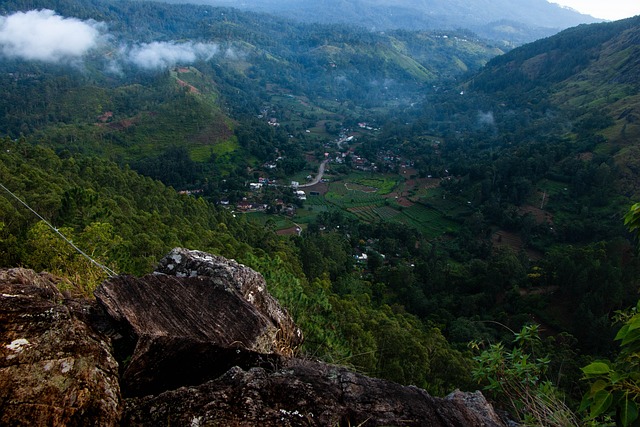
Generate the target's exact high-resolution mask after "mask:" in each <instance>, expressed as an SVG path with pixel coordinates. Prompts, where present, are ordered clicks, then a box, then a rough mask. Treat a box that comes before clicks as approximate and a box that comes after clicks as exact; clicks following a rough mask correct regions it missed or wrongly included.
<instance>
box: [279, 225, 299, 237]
mask: <svg viewBox="0 0 640 427" xmlns="http://www.w3.org/2000/svg"><path fill="white" fill-rule="evenodd" d="M276 234H277V235H278V236H291V235H294V234H298V227H297V226H295V225H294V226H293V227H289V228H284V229H282V230H278V231H276Z"/></svg>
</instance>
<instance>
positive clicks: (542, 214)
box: [518, 205, 553, 224]
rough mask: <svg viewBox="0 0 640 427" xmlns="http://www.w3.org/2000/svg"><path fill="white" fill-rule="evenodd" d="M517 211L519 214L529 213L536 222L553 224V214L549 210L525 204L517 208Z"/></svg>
mask: <svg viewBox="0 0 640 427" xmlns="http://www.w3.org/2000/svg"><path fill="white" fill-rule="evenodd" d="M518 213H519V214H520V215H526V214H528V213H529V214H531V215H532V216H533V218H534V219H535V220H536V224H542V223H545V222H547V223H549V224H553V215H551V214H550V213H549V212H547V211H545V210H543V209H540V208H536V207H535V206H532V205H525V206H521V207H520V208H519V209H518Z"/></svg>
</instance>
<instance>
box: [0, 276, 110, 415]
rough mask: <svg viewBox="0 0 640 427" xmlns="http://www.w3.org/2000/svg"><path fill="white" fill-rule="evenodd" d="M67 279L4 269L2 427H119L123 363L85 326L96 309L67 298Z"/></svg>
mask: <svg viewBox="0 0 640 427" xmlns="http://www.w3.org/2000/svg"><path fill="white" fill-rule="evenodd" d="M59 282H60V279H58V278H56V277H54V276H52V275H50V274H46V273H41V274H37V273H35V272H34V271H32V270H25V269H19V268H16V269H10V270H0V325H1V326H0V425H16V426H18V425H24V426H27V425H28V426H45V425H46V426H114V425H119V418H120V411H121V397H120V388H119V384H118V364H117V362H116V361H115V359H114V357H113V356H112V355H111V349H110V345H109V343H108V339H107V338H105V337H104V336H103V335H101V334H100V333H98V332H96V331H94V330H93V329H92V328H91V327H89V326H88V325H87V323H86V322H85V321H86V320H88V319H89V318H90V317H91V316H92V311H93V308H92V306H91V305H90V304H89V303H88V302H86V301H79V300H68V299H65V298H64V297H63V295H62V294H61V293H60V292H59V291H58V289H57V284H58V283H59Z"/></svg>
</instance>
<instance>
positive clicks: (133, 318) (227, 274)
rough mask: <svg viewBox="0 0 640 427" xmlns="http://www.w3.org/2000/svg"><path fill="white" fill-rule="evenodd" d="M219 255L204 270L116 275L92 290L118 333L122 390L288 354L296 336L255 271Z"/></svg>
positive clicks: (169, 384)
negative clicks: (279, 321)
mask: <svg viewBox="0 0 640 427" xmlns="http://www.w3.org/2000/svg"><path fill="white" fill-rule="evenodd" d="M182 259H186V256H183V258H182ZM222 260H223V259H221V258H218V259H216V261H215V263H214V262H212V263H211V267H209V269H208V275H196V274H187V275H181V276H182V277H176V276H168V275H165V274H153V275H147V276H144V277H142V278H135V277H131V276H118V277H114V278H111V279H108V280H107V281H105V282H104V283H103V284H102V285H100V286H99V287H98V289H96V291H95V296H96V299H97V300H98V302H99V304H100V305H101V306H103V307H104V309H105V310H106V312H107V313H108V314H109V316H110V317H111V318H112V319H113V321H114V329H116V330H117V331H118V334H119V335H120V336H122V337H123V339H121V340H116V346H117V347H118V348H119V349H120V353H121V354H120V359H121V360H123V362H124V365H125V366H124V372H123V375H122V389H123V392H124V393H125V394H126V395H136V396H140V395H144V394H156V393H159V392H162V391H165V390H170V389H173V388H177V387H179V386H181V385H195V384H200V383H202V382H204V381H207V380H209V379H212V378H216V377H218V376H219V375H221V374H223V373H224V372H226V370H227V369H229V368H231V367H232V366H234V365H239V366H244V367H250V366H261V365H262V364H270V363H274V362H273V361H274V360H276V359H278V358H279V357H280V356H285V355H288V354H291V353H292V352H293V349H292V347H291V345H297V344H298V343H299V342H300V340H301V337H302V335H301V334H299V333H298V332H299V329H298V328H297V327H296V326H295V324H294V323H293V321H292V320H291V318H290V317H289V316H288V315H287V314H286V311H284V310H283V309H282V308H280V307H279V306H278V304H277V302H276V301H275V300H274V299H273V298H272V297H271V296H270V295H269V294H268V293H266V289H265V288H266V286H265V283H264V279H263V278H262V276H260V275H259V274H257V273H256V272H255V271H253V270H251V269H249V268H247V267H244V266H240V265H239V264H237V263H234V262H232V261H229V262H227V265H225V262H224V261H222ZM201 268H202V266H201ZM240 290H242V291H243V292H240ZM275 306H277V307H275ZM265 307H266V308H268V309H269V310H267V309H265ZM274 319H276V320H283V322H282V323H275V321H274Z"/></svg>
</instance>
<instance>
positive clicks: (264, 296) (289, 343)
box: [156, 248, 303, 356]
mask: <svg viewBox="0 0 640 427" xmlns="http://www.w3.org/2000/svg"><path fill="white" fill-rule="evenodd" d="M156 273H160V274H167V275H170V276H176V277H210V278H211V279H212V280H213V282H214V283H216V284H218V285H221V286H223V287H226V288H229V289H230V288H233V289H235V290H236V291H238V292H239V293H240V295H242V297H243V298H244V299H245V300H246V301H247V302H248V303H249V304H251V305H253V306H254V307H255V308H256V309H257V310H258V312H260V314H261V315H263V316H264V317H266V318H267V319H269V320H270V321H271V323H272V324H273V325H274V327H275V329H272V330H271V331H270V333H271V335H272V336H271V339H270V340H269V341H270V342H275V343H277V345H276V346H275V347H274V348H270V349H268V351H273V352H275V353H277V354H281V355H283V356H291V355H292V354H293V350H294V349H295V348H296V347H298V346H299V345H300V344H302V339H303V338H302V331H301V330H300V328H298V327H297V326H296V324H295V323H294V322H293V319H292V318H291V316H289V313H287V312H286V310H284V309H283V308H282V306H281V305H280V303H278V301H276V299H275V298H273V297H272V296H271V294H270V293H269V292H268V291H267V286H266V283H265V280H264V277H262V275H261V274H260V273H258V272H257V271H255V270H253V269H251V268H249V267H246V266H244V265H242V264H238V263H237V262H236V261H234V260H229V259H226V258H223V257H221V256H216V255H211V254H208V253H205V252H201V251H193V250H189V249H184V248H175V249H173V250H172V251H171V252H170V253H169V254H168V255H167V256H166V257H164V258H163V259H162V260H160V262H159V263H158V267H157V268H156Z"/></svg>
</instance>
